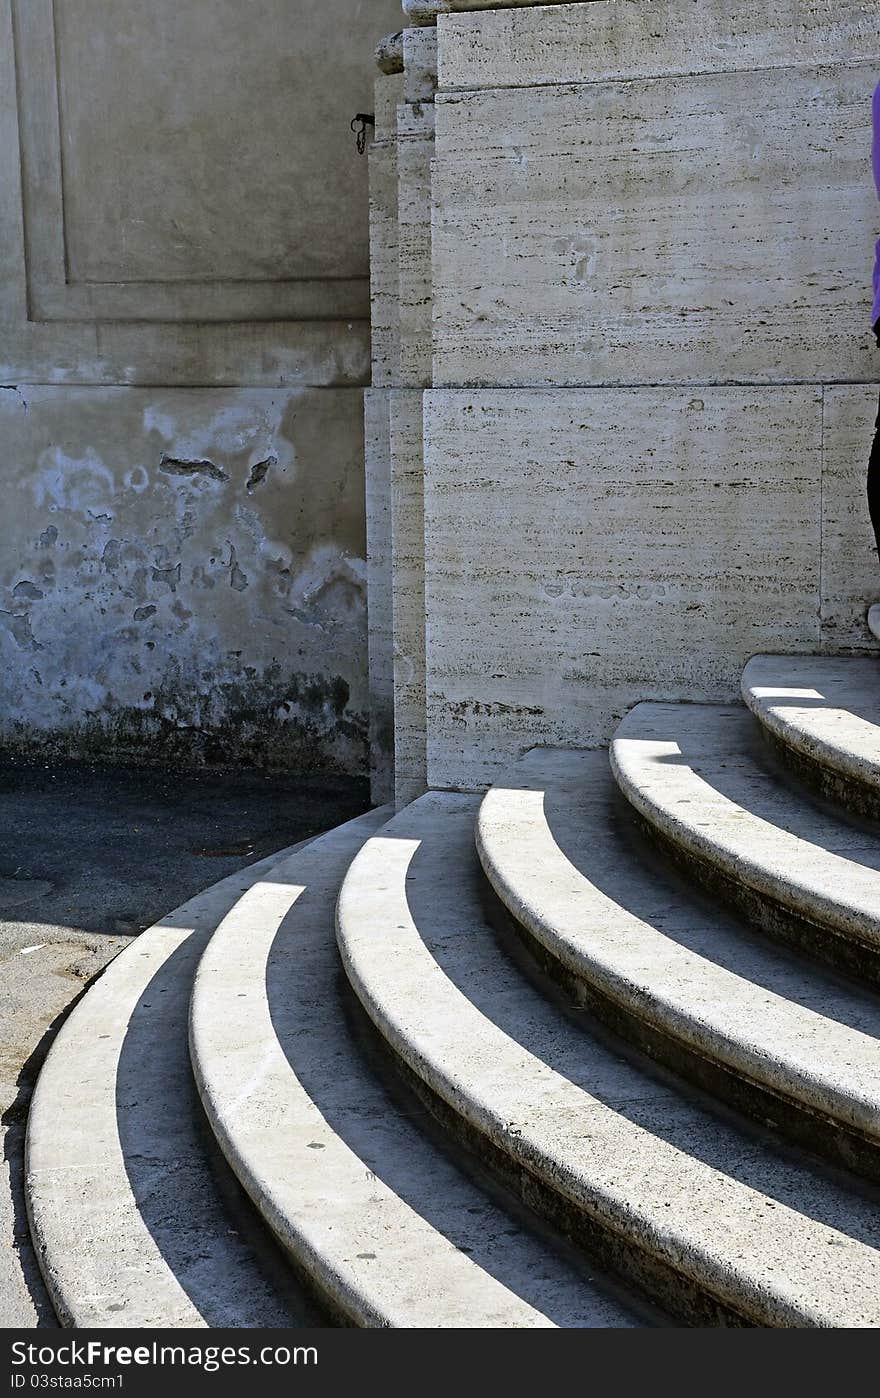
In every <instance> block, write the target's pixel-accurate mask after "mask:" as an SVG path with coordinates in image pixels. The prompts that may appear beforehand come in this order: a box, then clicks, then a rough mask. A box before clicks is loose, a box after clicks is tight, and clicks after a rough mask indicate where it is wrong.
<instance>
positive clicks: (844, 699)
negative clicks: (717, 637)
mask: <svg viewBox="0 0 880 1398" xmlns="http://www.w3.org/2000/svg"><path fill="white" fill-rule="evenodd" d="M742 690H743V698H744V699H745V702H746V704H747V705H748V706H749V708H750V709H751V711H752V713H754V714H755V716H756V717H757V718H758V719H759V720H760V721H761V723H762V724H764V726H765V727H766V728H767V729H768V730H769V731H770V732H771V733H772V734H774V736H776V737H778V738H779V739H781V741H782V742H784V743H786V744H787V745H788V746H789V747H792V748H794V749H796V750H797V751H800V752H802V753H803V754H804V755H805V756H807V757H810V758H812V759H813V760H815V761H818V762H822V763H824V764H826V765H827V766H829V767H831V768H833V769H834V770H835V771H836V772H839V773H841V774H842V775H844V776H849V777H854V778H856V779H857V780H860V781H863V782H867V783H869V784H870V785H872V786H876V787H877V788H878V789H880V663H878V661H877V659H876V658H874V657H873V656H869V657H864V658H863V657H854V656H853V657H846V656H823V655H820V656H811V655H806V656H792V655H758V656H755V657H754V659H753V660H750V661H749V663H748V665H747V666H746V668H745V671H744V672H743V681H742Z"/></svg>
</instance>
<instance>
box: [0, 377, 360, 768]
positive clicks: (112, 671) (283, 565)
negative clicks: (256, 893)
mask: <svg viewBox="0 0 880 1398" xmlns="http://www.w3.org/2000/svg"><path fill="white" fill-rule="evenodd" d="M72 397H75V400H76V401H75V404H73V405H72V404H71V398H72ZM359 423H360V394H359V393H358V392H357V390H355V389H347V390H337V391H336V392H334V393H332V394H328V393H324V392H322V391H321V390H317V389H280V390H275V389H225V390H224V389H210V390H202V389H193V390H186V389H166V390H164V391H163V390H149V389H132V388H81V389H72V390H69V391H67V392H64V393H59V392H58V391H57V390H55V389H52V388H35V387H24V388H20V389H18V390H15V391H13V390H0V434H2V443H3V454H4V458H5V475H6V500H7V502H8V503H9V504H11V508H9V509H8V512H7V519H6V524H5V527H4V531H3V551H2V559H0V672H2V675H3V718H4V727H5V731H6V737H7V741H9V742H12V743H15V744H21V746H23V747H25V748H27V747H29V746H30V747H33V746H38V747H55V748H59V747H60V748H62V749H63V748H64V746H65V745H67V744H69V743H70V742H71V741H72V740H75V741H76V744H77V746H78V747H81V748H82V749H83V750H85V751H88V752H89V753H91V754H95V755H100V754H101V753H102V752H103V751H105V750H106V748H107V747H108V745H110V746H112V748H113V750H114V751H115V752H116V753H118V754H119V755H125V756H132V757H137V756H138V754H139V753H142V752H148V753H149V754H150V756H151V758H153V759H162V760H168V761H170V760H184V761H211V762H236V761H247V762H253V763H255V764H257V765H265V766H272V767H287V768H291V767H292V768H297V767H310V766H314V765H316V764H320V765H328V766H335V767H339V768H341V769H343V770H345V769H348V770H357V769H358V767H359V765H360V763H361V761H362V756H363V744H364V725H365V720H366V712H367V696H366V694H365V692H364V680H363V674H362V669H361V667H360V666H353V665H352V660H353V658H355V659H356V658H357V657H358V656H359V652H360V649H361V646H362V640H363V608H364V596H363V594H364V567H365V565H364V564H363V562H362V552H363V547H362V545H363V531H364V522H363V492H362V486H361V481H362V469H363V468H362V452H361V449H360V437H359Z"/></svg>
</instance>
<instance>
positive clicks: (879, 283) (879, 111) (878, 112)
mask: <svg viewBox="0 0 880 1398" xmlns="http://www.w3.org/2000/svg"><path fill="white" fill-rule="evenodd" d="M874 183H875V184H876V186H877V197H878V198H880V83H878V84H877V86H876V88H875V89H874ZM878 320H880V242H878V243H877V256H876V258H875V260H874V313H873V316H872V318H871V324H872V325H876V324H877V321H878Z"/></svg>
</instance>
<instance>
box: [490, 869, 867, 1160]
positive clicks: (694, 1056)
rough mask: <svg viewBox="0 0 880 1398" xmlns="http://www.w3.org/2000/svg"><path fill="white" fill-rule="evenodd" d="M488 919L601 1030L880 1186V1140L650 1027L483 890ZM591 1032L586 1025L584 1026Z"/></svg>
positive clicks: (522, 961) (529, 969) (523, 962)
mask: <svg viewBox="0 0 880 1398" xmlns="http://www.w3.org/2000/svg"><path fill="white" fill-rule="evenodd" d="M485 906H486V914H487V917H488V918H489V919H490V921H491V922H492V924H493V926H495V927H496V928H497V930H498V931H499V934H500V935H501V936H502V937H504V938H505V939H508V938H510V937H513V938H515V939H516V941H517V942H518V944H519V946H520V948H521V953H520V955H519V956H517V962H518V964H519V965H520V966H521V967H522V969H523V970H524V971H525V973H526V974H531V975H532V976H533V977H534V976H535V975H536V974H537V975H538V976H540V975H541V974H543V975H545V976H548V977H549V978H550V980H552V981H553V982H554V983H555V984H556V985H557V986H559V988H560V989H561V990H562V991H563V992H564V994H565V996H566V997H567V999H568V1000H569V1001H570V1003H571V1005H572V1006H574V1007H576V1008H577V1009H578V1010H585V1011H587V1013H588V1014H589V1015H590V1016H594V1017H595V1019H597V1020H598V1021H599V1023H600V1024H602V1025H603V1026H604V1027H605V1028H607V1029H609V1030H611V1032H612V1033H613V1034H614V1035H617V1036H618V1037H619V1038H620V1039H622V1040H624V1041H625V1043H626V1044H628V1045H631V1046H632V1047H633V1048H634V1049H637V1050H638V1051H639V1052H640V1053H644V1054H646V1055H647V1056H648V1057H649V1058H651V1059H653V1060H654V1062H656V1063H659V1064H661V1065H662V1066H663V1067H664V1068H669V1069H671V1070H672V1072H673V1073H676V1074H678V1075H679V1076H680V1077H682V1078H685V1079H686V1080H687V1081H688V1082H690V1083H693V1084H694V1085H695V1086H696V1087H698V1088H700V1089H701V1090H703V1091H705V1092H707V1093H708V1094H709V1095H710V1096H711V1097H713V1098H717V1099H718V1100H719V1101H721V1102H724V1103H725V1104H726V1105H727V1106H729V1107H732V1108H733V1110H734V1111H736V1112H739V1113H741V1114H742V1115H743V1116H746V1117H750V1118H751V1119H752V1120H753V1121H756V1122H758V1123H759V1125H761V1126H763V1127H767V1128H769V1129H770V1130H771V1131H773V1132H775V1133H776V1134H777V1135H779V1136H781V1137H783V1138H785V1139H787V1140H789V1141H791V1142H793V1143H794V1144H796V1145H798V1146H800V1147H802V1148H804V1149H805V1150H808V1151H810V1152H812V1153H814V1154H816V1155H821V1156H822V1157H824V1158H825V1159H826V1160H828V1161H830V1162H831V1164H833V1165H836V1166H841V1167H843V1168H844V1169H846V1170H852V1171H853V1172H854V1173H856V1174H859V1175H862V1176H863V1177H864V1178H866V1179H869V1180H873V1181H876V1182H878V1183H880V1142H878V1141H872V1140H870V1139H868V1138H866V1137H865V1136H863V1135H862V1134H861V1133H860V1132H858V1131H855V1130H854V1129H853V1128H852V1127H850V1126H849V1125H848V1124H845V1123H841V1122H838V1121H835V1120H834V1119H833V1118H831V1117H828V1116H825V1115H822V1114H820V1113H819V1112H817V1111H815V1110H814V1109H811V1108H810V1107H809V1106H806V1105H805V1104H804V1103H802V1102H799V1101H797V1100H796V1099H793V1098H790V1097H785V1096H782V1095H780V1094H777V1093H775V1092H773V1091H771V1090H770V1089H769V1088H768V1087H767V1086H766V1085H764V1084H763V1083H758V1082H755V1081H754V1080H753V1079H752V1078H750V1077H748V1075H747V1074H745V1073H741V1072H739V1071H737V1070H734V1069H733V1068H731V1067H728V1066H727V1065H726V1064H723V1063H720V1062H719V1061H718V1060H717V1059H715V1058H712V1057H710V1056H707V1055H706V1054H703V1053H700V1052H699V1050H698V1049H696V1048H694V1047H693V1046H692V1045H690V1044H687V1043H684V1042H683V1041H682V1040H681V1039H680V1038H678V1037H676V1036H675V1035H674V1034H671V1033H667V1032H665V1031H664V1030H663V1029H662V1027H660V1026H658V1025H656V1024H651V1023H649V1022H648V1021H647V1020H645V1019H644V1018H643V1017H642V1016H641V1015H639V1014H637V1013H636V1012H634V1011H633V1010H632V1009H631V1008H630V1007H628V1006H627V1005H624V1004H622V1003H621V1002H620V1001H618V1000H615V999H613V998H612V997H611V996H610V995H608V994H606V993H604V992H603V991H602V990H600V989H598V988H597V987H595V986H593V985H591V984H590V983H589V982H588V981H586V980H584V979H583V977H582V976H580V975H578V974H577V973H576V972H575V971H573V970H572V969H571V968H570V967H568V966H566V965H565V964H564V963H563V962H562V961H560V960H559V958H558V957H557V956H554V955H553V953H552V952H551V951H549V950H548V948H547V947H546V946H544V944H543V943H542V942H540V941H539V940H538V939H537V938H536V937H535V936H534V935H533V934H532V933H531V932H530V931H529V929H528V928H527V927H525V926H523V925H522V923H520V922H518V921H517V919H516V918H515V917H513V916H512V914H511V913H510V910H509V909H508V908H507V907H506V906H505V905H504V904H503V903H502V902H501V899H500V898H499V897H498V895H497V894H496V893H495V891H494V889H492V888H491V887H490V886H487V891H486V896H485ZM584 1028H585V1030H586V1032H590V1026H589V1025H585V1026H584Z"/></svg>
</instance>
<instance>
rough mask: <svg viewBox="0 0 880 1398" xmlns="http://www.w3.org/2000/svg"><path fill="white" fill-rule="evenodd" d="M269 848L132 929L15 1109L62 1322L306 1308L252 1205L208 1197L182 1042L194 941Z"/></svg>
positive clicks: (257, 872) (44, 1259)
mask: <svg viewBox="0 0 880 1398" xmlns="http://www.w3.org/2000/svg"><path fill="white" fill-rule="evenodd" d="M279 857H280V856H279V855H277V854H276V855H273V856H271V857H270V858H268V859H264V860H261V861H260V862H259V863H257V864H252V865H251V866H250V867H249V868H247V869H244V870H242V871H241V872H239V873H236V874H232V875H230V876H229V877H228V878H226V879H224V880H222V882H220V883H218V884H215V885H214V886H213V887H212V888H209V889H208V890H206V891H205V892H203V893H200V894H198V895H197V896H196V897H195V898H192V899H191V900H190V901H189V902H187V903H184V904H183V905H182V907H180V908H178V909H177V910H176V911H175V912H173V913H169V915H168V916H167V917H166V918H164V919H163V920H162V922H161V923H158V924H157V925H156V926H154V927H151V928H149V929H148V930H147V931H146V932H143V933H142V934H141V936H139V937H138V938H137V940H136V941H134V942H132V944H131V945H130V946H129V947H126V949H125V951H123V952H121V953H120V955H119V956H117V957H116V959H115V960H114V961H113V962H111V964H110V966H109V967H108V968H107V970H106V971H105V972H104V974H103V975H102V976H101V977H100V979H99V980H97V981H96V982H95V983H94V985H93V986H91V987H90V989H89V990H88V991H87V992H86V994H85V995H84V996H83V998H82V999H81V1000H80V1002H79V1004H78V1005H77V1006H76V1008H75V1009H74V1010H73V1012H72V1013H71V1015H70V1017H69V1018H68V1019H67V1020H66V1022H65V1023H64V1025H63V1026H62V1028H61V1030H60V1031H59V1033H58V1036H57V1038H56V1040H55V1043H54V1044H53V1046H52V1049H51V1051H50V1053H49V1055H48V1057H47V1059H46V1062H45V1063H44V1065H43V1068H42V1070H41V1072H40V1076H39V1079H38V1082H37V1086H36V1091H35V1093H34V1097H33V1101H32V1104H31V1109H30V1115H29V1117H28V1128H27V1155H26V1175H27V1178H26V1189H27V1201H28V1213H29V1216H30V1223H31V1231H32V1234H33V1238H34V1244H35V1247H36V1251H37V1256H38V1258H39V1260H40V1266H41V1268H42V1271H43V1275H44V1277H45V1280H46V1284H47V1286H48V1288H49V1293H50V1295H51V1297H52V1301H53V1304H54V1306H55V1310H56V1312H57V1315H58V1318H59V1320H60V1321H61V1323H62V1324H63V1325H71V1326H76V1327H78V1328H87V1329H120V1328H124V1329H130V1328H141V1327H144V1328H150V1329H153V1328H164V1327H169V1328H170V1327H174V1328H202V1327H211V1328H218V1327H219V1328H225V1327H230V1326H231V1327H239V1326H242V1327H243V1326H248V1327H251V1326H284V1327H287V1326H291V1325H293V1326H296V1325H303V1324H309V1323H310V1322H311V1316H312V1311H311V1308H310V1307H309V1306H308V1304H307V1303H306V1301H305V1299H304V1298H303V1296H302V1294H301V1293H300V1292H299V1290H298V1288H297V1287H296V1285H295V1284H294V1280H293V1277H292V1274H290V1272H289V1269H288V1268H287V1267H286V1266H283V1265H281V1264H280V1259H276V1257H275V1252H274V1248H272V1249H271V1256H267V1255H266V1251H267V1250H268V1245H267V1241H266V1239H265V1238H264V1236H263V1230H262V1228H261V1227H260V1225H259V1223H258V1221H257V1219H256V1218H252V1219H250V1220H248V1219H247V1218H245V1219H244V1220H243V1219H242V1217H241V1216H240V1210H238V1209H235V1208H232V1207H230V1206H229V1205H228V1203H226V1202H224V1198H223V1197H222V1196H221V1192H220V1190H219V1189H218V1177H217V1166H216V1165H215V1164H214V1162H212V1160H211V1158H210V1155H209V1153H208V1152H207V1151H206V1149H205V1138H204V1136H203V1134H202V1133H203V1132H206V1127H205V1125H204V1122H203V1121H201V1120H200V1119H201V1111H200V1108H199V1100H198V1096H197V1094H196V1091H195V1085H194V1083H193V1081H192V1073H191V1070H190V1064H189V1055H188V1053H187V1012H188V1007H189V995H190V989H191V985H192V977H193V975H194V973H195V969H196V966H197V964H198V958H199V955H200V953H201V951H202V949H203V947H204V945H205V943H206V941H207V939H208V937H209V936H210V935H211V933H212V932H213V931H214V929H215V928H216V927H217V925H218V924H219V922H220V921H221V919H222V918H223V917H224V915H225V914H226V913H227V912H228V911H229V909H230V908H231V907H232V906H233V905H234V904H235V901H236V899H237V898H238V897H240V895H241V894H242V893H243V892H244V890H245V889H247V888H248V886H249V885H250V884H251V883H253V881H254V880H255V879H258V878H260V877H265V875H266V874H267V873H268V871H269V870H270V869H271V867H272V865H273V864H274V863H275V862H276V860H277V859H278V858H279ZM218 1163H219V1162H218ZM223 1168H224V1170H225V1166H224V1167H223ZM230 1187H231V1188H232V1189H237V1186H236V1185H235V1182H234V1180H232V1179H231V1177H230ZM243 1207H244V1206H243V1205H242V1208H243ZM248 1212H250V1211H248ZM248 1222H250V1223H251V1225H252V1227H253V1234H251V1233H250V1232H249V1231H248V1230H247V1227H246V1225H247V1223H248ZM243 1224H244V1225H245V1227H244V1228H243V1226H242V1225H243Z"/></svg>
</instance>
